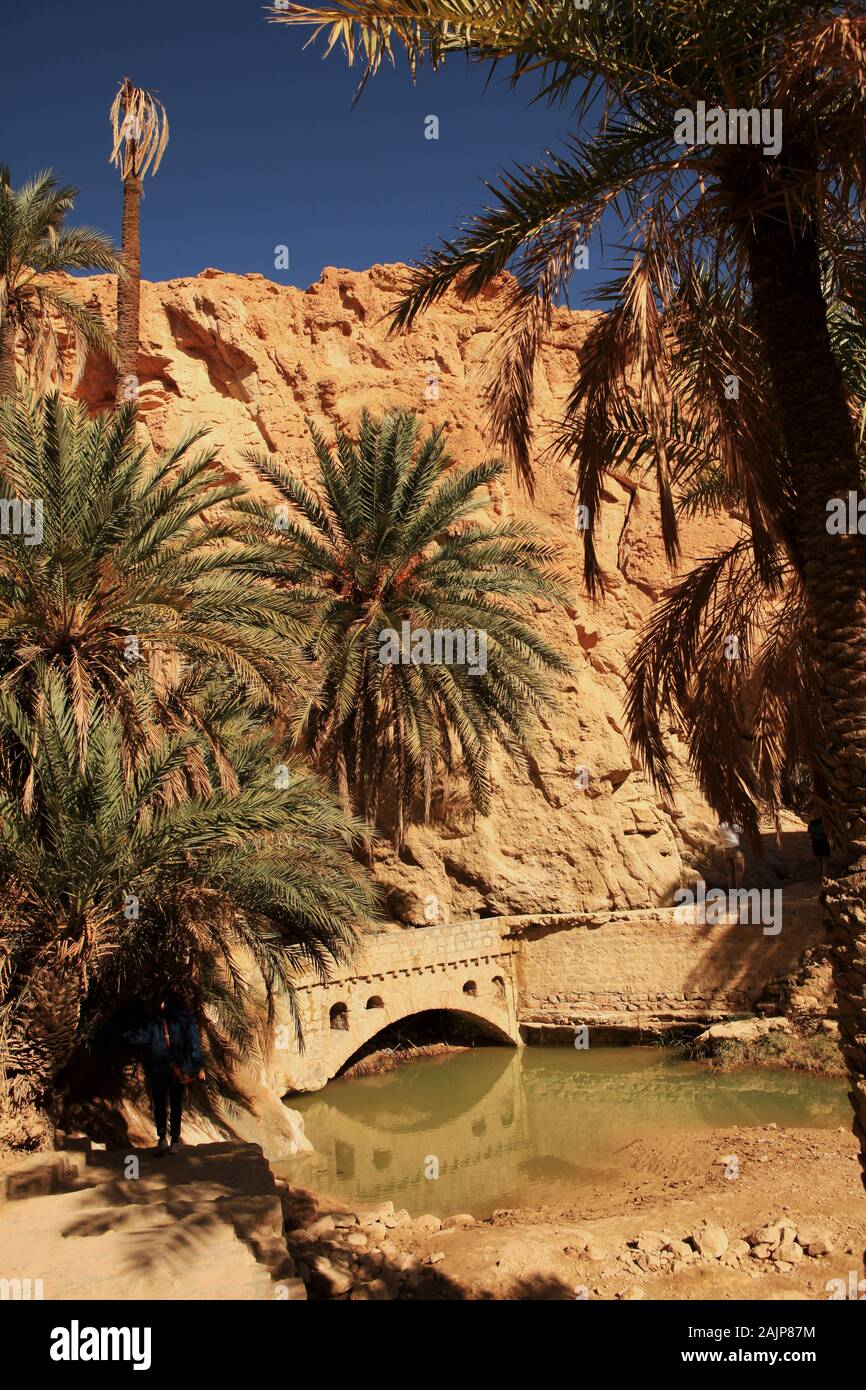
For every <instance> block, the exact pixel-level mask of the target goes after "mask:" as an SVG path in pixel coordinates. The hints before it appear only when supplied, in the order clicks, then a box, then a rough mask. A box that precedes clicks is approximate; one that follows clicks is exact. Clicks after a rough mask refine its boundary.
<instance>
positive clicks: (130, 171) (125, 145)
mask: <svg viewBox="0 0 866 1390" xmlns="http://www.w3.org/2000/svg"><path fill="white" fill-rule="evenodd" d="M109 116H110V120H111V132H112V137H113V145H112V149H111V163H112V164H114V165H116V167H117V169H118V170H119V172H120V177H121V179H122V180H123V233H122V250H123V265H124V268H125V270H126V274H125V275H124V276H119V277H118V280H117V349H118V370H117V400H118V404H120V403H122V402H123V401H125V400H126V401H128V400H133V399H135V396H136V394H137V382H138V346H139V334H140V317H141V195H142V182H143V180H144V176H145V174H146V173H147V171H148V169H150V171H151V174H155V173H156V172H157V170H158V169H159V166H160V163H161V161H162V156H163V154H164V153H165V147H166V145H167V144H168V117H167V116H166V114H165V107H164V106H163V105H162V102H160V101H158V100H157V98H156V97H155V96H154V95H153V93H152V92H148V91H146V90H145V89H144V88H143V87H135V86H133V84H132V83H131V82H130V80H129V78H128V77H124V79H123V81H122V82H121V84H120V87H119V88H118V90H117V95H116V96H115V98H114V101H113V102H112V105H111V111H110V113H109Z"/></svg>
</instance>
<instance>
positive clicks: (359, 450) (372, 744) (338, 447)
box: [239, 411, 568, 842]
mask: <svg viewBox="0 0 866 1390" xmlns="http://www.w3.org/2000/svg"><path fill="white" fill-rule="evenodd" d="M309 428H310V433H311V436H312V440H313V445H314V449H315V459H316V465H317V469H318V482H317V486H316V488H315V489H311V488H308V487H306V486H305V485H304V484H303V483H302V482H300V481H299V480H298V479H297V478H296V477H295V476H294V475H293V473H292V472H291V471H290V470H289V469H288V468H286V467H284V466H283V465H281V464H279V463H277V462H275V461H273V460H271V459H269V458H268V457H266V456H261V455H251V456H250V459H251V462H253V463H254V465H255V466H256V468H257V470H258V472H259V474H260V476H261V478H262V479H263V481H265V482H266V483H268V484H269V485H270V486H271V487H272V488H273V489H274V490H275V492H276V494H277V495H278V496H279V497H280V498H282V499H283V501H282V503H281V506H282V513H284V515H278V518H277V533H276V535H274V512H273V510H272V509H271V508H269V507H268V506H267V505H266V504H265V503H264V502H252V501H246V502H244V503H242V504H241V507H240V509H239V510H240V512H241V515H244V516H246V517H249V518H250V519H251V521H252V522H253V523H254V524H255V525H257V526H258V528H259V534H261V535H262V536H263V535H264V534H265V533H267V534H269V535H270V536H272V537H274V555H273V561H272V563H271V564H269V565H268V566H267V567H266V569H265V573H267V574H269V575H272V576H274V577H278V578H280V580H281V582H282V583H283V584H284V585H285V586H286V587H287V590H288V592H290V593H292V594H294V595H295V597H296V599H297V600H298V602H300V603H303V604H306V605H309V610H310V615H311V616H310V619H309V620H310V622H311V626H312V628H313V631H314V639H313V642H312V645H311V654H312V656H313V657H314V660H315V663H316V665H315V676H314V682H313V688H312V690H311V692H310V693H309V695H308V697H307V699H306V701H305V704H304V706H303V708H302V711H301V715H300V718H299V727H300V728H301V729H302V730H303V734H304V737H305V738H306V739H308V740H309V742H310V745H311V748H312V752H313V754H314V756H316V757H318V758H319V759H321V761H322V763H323V764H324V766H326V767H327V768H328V770H329V771H330V773H331V775H332V776H333V777H334V778H335V779H336V781H337V782H338V783H339V785H340V786H341V787H342V788H343V791H344V793H346V794H350V795H351V798H352V799H353V800H354V803H355V805H356V806H358V807H359V808H360V809H361V810H362V811H363V812H365V813H366V814H370V815H371V816H376V815H377V813H378V812H379V811H380V810H382V811H385V810H386V809H387V811H388V814H389V815H390V816H391V817H392V823H393V824H395V826H396V829H395V834H396V839H397V840H398V842H399V841H400V840H401V839H402V836H403V834H404V831H405V828H406V826H407V824H408V821H409V819H410V817H411V815H412V813H413V808H414V806H415V804H416V802H417V801H419V800H421V801H423V803H424V807H425V813H426V812H428V811H429V807H430V799H431V793H432V782H433V776H434V772H435V770H436V769H437V767H438V766H439V765H440V764H441V765H444V766H445V767H446V768H448V769H450V768H451V767H452V765H453V761H454V759H453V751H454V746H455V745H456V747H459V750H460V753H461V755H462V758H463V760H464V763H465V768H466V772H467V774H468V777H469V784H470V789H471V793H472V797H473V800H474V803H475V805H476V807H478V808H479V809H481V810H482V811H483V810H486V808H487V806H488V804H489V796H490V782H489V752H490V748H491V745H492V744H493V743H494V742H498V743H500V744H501V745H502V746H504V747H505V748H506V749H507V750H508V751H509V752H510V753H511V754H512V755H514V756H520V749H521V746H522V744H523V742H524V740H525V738H526V734H527V730H528V728H529V727H530V725H531V717H532V715H533V714H534V712H536V711H537V710H539V709H540V708H542V707H544V706H545V705H546V704H548V703H549V700H550V694H549V690H548V685H547V679H546V676H547V674H548V673H551V672H558V671H565V670H567V669H568V666H567V663H566V661H565V660H564V659H563V658H562V657H561V656H560V655H559V653H558V652H556V651H555V650H554V649H553V648H552V647H551V646H550V645H549V644H548V643H547V642H545V641H544V639H543V638H542V637H541V636H540V635H539V633H538V631H537V627H536V625H535V622H534V620H533V618H532V617H531V616H530V615H531V612H532V606H534V605H536V604H542V605H544V604H547V605H553V604H557V603H559V602H560V601H562V599H563V597H564V595H563V591H562V588H561V586H560V584H559V581H558V579H557V576H556V573H555V570H554V563H555V560H556V552H555V550H554V548H553V547H552V546H551V545H549V544H548V543H547V542H545V541H544V540H543V539H541V538H540V537H539V536H538V535H537V534H536V532H535V531H534V530H533V529H532V528H531V527H530V526H527V525H525V524H523V523H517V522H500V523H495V524H491V523H487V522H483V521H479V520H477V519H476V514H477V513H478V512H479V511H480V510H481V509H482V508H484V507H485V506H486V505H488V504H489V500H490V496H489V488H490V487H491V486H492V485H493V484H494V483H495V482H496V481H497V480H498V479H499V478H500V476H501V474H502V471H503V465H502V463H501V462H499V461H497V460H493V461H490V462H486V463H481V464H477V465H475V466H474V467H470V468H457V467H456V466H455V465H454V464H453V461H452V459H451V458H450V456H449V455H448V453H447V452H446V448H445V440H444V436H443V431H442V430H441V429H434V430H432V431H431V432H430V433H429V434H428V435H427V436H426V437H425V438H421V435H420V423H419V421H418V419H417V417H416V416H415V415H413V414H411V413H408V412H405V411H392V412H390V413H387V414H385V415H384V416H383V417H382V418H381V419H375V418H373V417H372V416H371V415H369V414H368V413H367V412H364V413H363V414H362V416H361V419H360V424H359V427H358V431H357V434H356V435H351V434H348V433H346V432H344V431H343V430H341V429H337V430H336V442H335V445H334V446H333V447H332V446H331V445H330V444H329V442H328V440H327V439H326V438H325V436H324V435H323V434H321V433H320V432H319V431H318V430H317V429H316V428H315V427H314V426H313V425H312V424H310V426H309ZM404 623H408V624H409V626H410V629H411V631H412V632H416V631H418V630H421V632H422V634H423V633H427V634H428V635H429V634H434V633H435V632H437V631H439V632H442V633H445V632H447V633H448V635H449V637H450V636H451V634H459V635H462V636H463V638H464V641H465V642H466V651H467V652H468V651H469V644H470V643H471V642H472V641H473V640H476V641H483V643H485V644H486V648H485V650H486V657H485V660H484V666H485V669H484V670H483V671H480V670H478V669H477V664H476V667H475V668H473V663H472V660H471V659H470V658H469V657H468V656H467V658H466V659H465V660H464V661H462V662H461V661H460V660H455V661H453V662H452V663H450V664H449V663H448V662H447V659H446V660H444V661H443V660H442V659H441V658H440V659H438V660H437V659H434V658H433V657H432V656H431V655H429V654H424V653H420V654H419V653H418V652H416V654H415V656H414V657H412V659H411V660H409V659H407V660H406V661H405V662H404V661H402V660H398V661H396V662H392V661H390V660H389V659H385V658H384V657H383V650H384V647H385V646H387V643H388V641H389V640H390V639H389V637H388V634H391V633H394V634H397V635H398V636H400V635H401V634H402V632H403V624H404ZM421 642H422V645H423V636H422V638H421ZM383 644H384V646H383ZM407 658H408V653H407ZM389 798H390V799H391V801H392V802H393V804H391V805H389V806H388V807H387V808H386V807H385V804H384V803H385V802H386V801H388V800H389ZM380 799H381V804H380Z"/></svg>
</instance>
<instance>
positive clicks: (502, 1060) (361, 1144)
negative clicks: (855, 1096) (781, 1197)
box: [290, 1048, 847, 1215]
mask: <svg viewBox="0 0 866 1390" xmlns="http://www.w3.org/2000/svg"><path fill="white" fill-rule="evenodd" d="M605 1068H606V1070H605ZM292 1104H293V1105H296V1106H297V1107H298V1108H299V1109H300V1110H301V1112H302V1114H303V1115H304V1119H305V1123H306V1126H307V1130H308V1133H309V1135H310V1138H311V1140H312V1142H313V1144H314V1145H315V1147H316V1150H317V1152H316V1153H314V1154H312V1155H310V1156H309V1157H308V1158H304V1159H298V1160H292V1161H291V1170H290V1171H291V1175H292V1180H293V1181H299V1182H309V1183H310V1185H311V1186H314V1187H316V1188H318V1189H319V1190H321V1191H326V1192H330V1193H332V1194H333V1195H335V1196H340V1195H342V1196H345V1197H346V1198H349V1197H351V1198H352V1199H354V1200H357V1201H359V1202H369V1203H374V1202H377V1201H382V1200H385V1199H387V1198H392V1199H393V1200H394V1201H395V1202H396V1203H397V1205H398V1206H399V1205H405V1206H406V1207H407V1208H408V1209H409V1210H410V1211H411V1212H412V1213H413V1214H416V1215H417V1214H419V1213H420V1212H422V1211H429V1210H432V1211H436V1212H440V1213H445V1212H450V1211H458V1210H467V1211H471V1212H474V1213H475V1214H476V1215H482V1214H485V1213H486V1212H489V1211H490V1210H492V1208H493V1207H494V1206H503V1205H509V1204H514V1205H517V1204H520V1203H521V1202H525V1201H526V1199H527V1194H528V1192H529V1191H530V1190H531V1191H532V1192H533V1200H534V1202H535V1203H536V1204H537V1203H538V1201H539V1200H540V1201H542V1202H543V1201H544V1200H545V1194H547V1195H549V1196H550V1198H551V1199H552V1198H553V1197H555V1196H556V1189H557V1188H559V1189H560V1195H565V1194H566V1193H568V1194H570V1195H574V1194H575V1193H577V1192H579V1190H580V1189H581V1188H583V1187H587V1186H589V1185H596V1184H602V1183H608V1182H610V1183H611V1184H613V1183H614V1182H615V1180H616V1175H617V1172H618V1171H620V1170H621V1169H623V1168H625V1167H628V1166H630V1163H631V1160H630V1157H629V1152H628V1150H629V1146H630V1145H631V1143H632V1142H633V1141H634V1140H635V1139H636V1138H640V1137H641V1136H653V1137H659V1136H660V1135H661V1136H663V1135H664V1134H665V1133H666V1132H667V1133H669V1134H674V1133H675V1132H678V1131H688V1130H694V1129H707V1128H711V1127H717V1126H720V1125H723V1126H734V1125H754V1124H766V1123H769V1122H771V1121H776V1122H777V1123H779V1124H791V1123H794V1124H798V1123H799V1124H815V1125H821V1124H836V1123H840V1122H843V1121H844V1119H845V1117H846V1114H847V1111H846V1104H845V1097H844V1087H843V1086H842V1084H841V1083H838V1084H834V1083H827V1082H823V1081H821V1080H820V1079H818V1078H806V1077H802V1076H794V1075H792V1074H790V1073H778V1072H749V1073H737V1074H731V1075H720V1074H715V1073H708V1072H706V1071H705V1070H704V1069H702V1068H700V1067H698V1066H696V1065H695V1064H691V1063H684V1062H681V1061H677V1060H670V1059H669V1058H664V1057H663V1056H662V1055H661V1054H656V1055H653V1054H652V1053H650V1052H649V1050H648V1049H643V1050H640V1051H638V1050H634V1049H632V1050H630V1051H628V1052H621V1051H619V1050H617V1051H616V1052H615V1053H614V1052H610V1051H606V1050H605V1049H603V1048H599V1049H596V1050H595V1051H594V1052H593V1054H592V1055H590V1054H587V1053H582V1054H579V1053H576V1052H575V1051H574V1050H573V1049H567V1048H561V1049H556V1051H555V1052H552V1051H548V1050H545V1051H544V1052H542V1051H537V1050H535V1049H531V1048H529V1049H524V1050H521V1051H520V1052H519V1053H516V1052H513V1051H508V1052H506V1051H504V1050H500V1049H478V1050H476V1051H474V1052H471V1053H462V1054H459V1055H456V1056H450V1057H446V1058H437V1059H430V1060H426V1061H424V1062H421V1063H419V1064H417V1065H413V1066H410V1067H403V1068H400V1069H398V1070H397V1071H394V1072H388V1073H385V1074H382V1075H378V1076H371V1077H364V1078H362V1079H355V1080H352V1081H345V1082H336V1083H334V1084H333V1085H331V1086H329V1087H328V1088H327V1090H326V1091H324V1092H322V1093H319V1094H316V1095H313V1096H308V1097H303V1098H300V1099H298V1098H295V1099H293V1101H292ZM431 1157H435V1158H436V1159H437V1160H438V1165H439V1168H438V1171H439V1178H438V1180H430V1179H428V1178H426V1177H425V1166H429V1160H430V1158H431Z"/></svg>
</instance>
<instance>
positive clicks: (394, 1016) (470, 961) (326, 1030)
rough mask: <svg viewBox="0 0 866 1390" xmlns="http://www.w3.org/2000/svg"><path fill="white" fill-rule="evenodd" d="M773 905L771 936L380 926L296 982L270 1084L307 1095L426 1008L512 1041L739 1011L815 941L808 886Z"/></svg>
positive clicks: (722, 927) (559, 919)
mask: <svg viewBox="0 0 866 1390" xmlns="http://www.w3.org/2000/svg"><path fill="white" fill-rule="evenodd" d="M781 903H782V921H781V930H780V931H779V933H778V935H775V936H769V935H764V934H763V932H762V929H761V926H760V925H757V926H755V925H746V924H741V923H739V922H737V921H736V920H734V919H733V918H726V919H724V920H722V921H720V922H719V923H718V925H712V926H711V925H708V924H705V923H702V922H699V921H695V920H694V913H693V912H692V913H691V914H690V916H691V920H679V918H680V916H681V915H684V914H681V913H678V912H675V911H674V910H673V909H670V908H668V909H665V908H656V909H644V910H642V911H636V912H596V913H581V914H574V915H572V914H568V915H563V914H560V915H556V916H536V915H529V916H521V917H503V918H498V919H496V920H489V921H478V922H468V923H464V924H462V925H460V926H451V927H427V928H423V929H420V930H416V931H412V930H396V931H389V932H383V933H379V934H377V935H374V936H371V937H369V938H368V940H367V944H366V948H365V950H364V952H363V953H362V954H361V955H360V956H359V957H357V958H356V960H355V961H354V962H353V964H352V966H351V968H350V969H343V970H339V969H338V970H336V971H335V973H334V976H333V978H332V979H331V980H330V981H329V982H328V983H327V984H322V982H321V981H319V980H318V979H316V978H315V977H312V976H310V977H307V978H305V979H303V980H302V981H301V982H300V984H299V987H298V991H297V994H298V1006H299V1010H300V1018H301V1025H302V1029H303V1037H304V1047H303V1050H302V1049H300V1048H299V1047H298V1046H297V1044H296V1042H295V1040H294V1036H293V1034H292V1031H291V1028H290V1026H289V1023H288V1019H287V1016H286V1015H282V1016H281V1023H280V1028H281V1029H282V1045H278V1046H277V1047H276V1048H275V1050H274V1053H273V1056H272V1059H271V1062H270V1068H271V1071H270V1074H269V1077H268V1084H269V1085H270V1086H271V1087H273V1088H274V1089H276V1090H277V1091H278V1092H280V1093H285V1092H286V1091H290V1090H295V1091H311V1090H318V1089H319V1088H320V1087H322V1086H324V1085H325V1083H326V1082H327V1081H328V1080H329V1079H330V1078H331V1077H333V1076H335V1075H336V1074H337V1072H338V1071H340V1070H341V1068H342V1067H344V1066H345V1065H346V1063H347V1061H348V1060H349V1059H350V1058H352V1057H354V1055H355V1053H356V1052H357V1051H358V1049H359V1048H361V1047H362V1046H364V1045H365V1044H366V1043H368V1042H369V1041H370V1040H371V1039H372V1038H374V1037H375V1036H376V1034H377V1033H379V1032H381V1031H382V1030H383V1029H384V1028H386V1027H388V1026H389V1024H391V1023H396V1022H397V1021H398V1020H400V1019H403V1018H408V1017H411V1016H412V1015H413V1014H418V1013H422V1012H424V1011H426V1010H430V1009H448V1010H451V1011H453V1012H456V1013H461V1014H464V1015H466V1016H467V1017H470V1018H473V1019H475V1020H476V1021H477V1022H478V1023H479V1024H481V1026H482V1027H485V1028H486V1029H487V1031H488V1032H491V1033H493V1034H494V1035H495V1036H497V1037H499V1038H500V1039H501V1040H502V1041H505V1042H512V1043H520V1042H521V1041H522V1040H524V1038H526V1037H530V1039H531V1037H532V1033H533V1025H547V1026H551V1027H555V1026H559V1027H568V1028H572V1027H574V1026H576V1025H579V1024H582V1023H586V1024H590V1025H592V1024H596V1025H605V1026H606V1027H610V1028H612V1029H616V1028H621V1027H623V1026H624V1025H629V1024H632V1023H633V1025H634V1026H635V1027H639V1028H644V1027H646V1028H648V1029H649V1030H650V1031H652V1030H653V1025H654V1024H655V1023H659V1022H662V1023H663V1022H667V1023H670V1024H671V1025H676V1024H688V1023H689V1022H695V1023H696V1022H700V1023H701V1024H702V1025H703V1024H706V1022H708V1021H713V1020H715V1019H719V1018H727V1017H730V1016H731V1015H732V1014H737V1013H748V1012H751V1011H752V1010H753V1009H754V1006H755V1004H756V1002H757V1001H758V1000H759V999H760V998H761V996H762V994H763V993H764V991H765V989H766V988H767V985H768V983H769V982H770V981H771V980H776V979H778V978H779V977H782V976H786V975H789V974H794V973H796V971H797V969H798V967H799V965H800V961H801V958H802V957H803V954H804V952H805V951H807V950H808V949H810V948H812V947H815V946H817V945H820V943H821V942H822V941H823V939H824V931H823V924H822V921H821V914H820V909H819V907H818V904H817V902H816V901H815V897H814V892H813V889H812V886H811V885H799V886H794V887H792V888H790V889H787V890H783V892H782V898H781ZM469 987H471V989H470V992H467V989H468V988H469ZM472 990H474V992H472Z"/></svg>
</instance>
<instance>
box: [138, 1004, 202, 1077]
mask: <svg viewBox="0 0 866 1390" xmlns="http://www.w3.org/2000/svg"><path fill="white" fill-rule="evenodd" d="M163 1019H165V1022H166V1024H167V1025H168V1036H169V1039H170V1041H171V1053H170V1054H169V1050H168V1047H167V1046H166V1042H165V1029H164V1028H163V1026H162V1025H163ZM123 1036H124V1038H125V1040H126V1042H128V1043H131V1044H132V1045H133V1047H143V1048H145V1053H144V1058H143V1061H144V1065H145V1067H146V1068H147V1070H148V1071H149V1072H167V1071H170V1070H171V1063H172V1062H175V1063H176V1064H177V1065H178V1066H179V1067H180V1069H181V1071H184V1072H186V1073H187V1075H188V1076H195V1075H196V1074H197V1072H199V1071H200V1070H201V1068H202V1067H203V1066H204V1058H203V1056H202V1051H201V1039H200V1037H199V1032H198V1025H197V1024H196V1021H195V1019H194V1018H193V1016H192V1014H188V1013H187V1012H186V1010H185V1009H166V1011H165V1013H164V1014H159V1015H158V1016H157V1017H156V1018H151V1019H149V1020H148V1021H147V1023H145V1024H144V1026H143V1027H142V1028H136V1029H134V1030H132V1031H131V1032H129V1033H124V1035H123Z"/></svg>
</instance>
